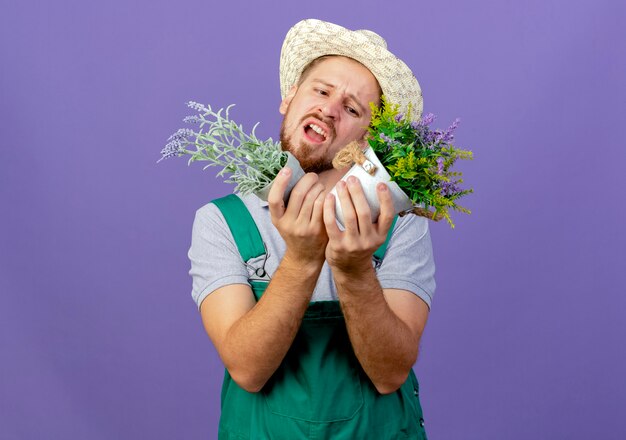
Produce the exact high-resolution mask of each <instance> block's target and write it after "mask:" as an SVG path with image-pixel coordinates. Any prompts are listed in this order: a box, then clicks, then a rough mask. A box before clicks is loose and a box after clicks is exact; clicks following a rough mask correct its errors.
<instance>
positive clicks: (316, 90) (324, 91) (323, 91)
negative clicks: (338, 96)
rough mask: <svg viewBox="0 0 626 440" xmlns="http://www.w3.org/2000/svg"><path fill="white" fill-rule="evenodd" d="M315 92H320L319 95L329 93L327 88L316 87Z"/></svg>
mask: <svg viewBox="0 0 626 440" xmlns="http://www.w3.org/2000/svg"><path fill="white" fill-rule="evenodd" d="M315 93H317V94H319V95H324V96H326V95H328V92H327V91H326V90H322V89H315Z"/></svg>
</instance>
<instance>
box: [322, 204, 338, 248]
mask: <svg viewBox="0 0 626 440" xmlns="http://www.w3.org/2000/svg"><path fill="white" fill-rule="evenodd" d="M323 209H324V212H323V215H324V226H326V235H328V238H329V239H330V240H335V239H336V238H337V237H338V236H339V235H341V230H340V229H339V226H337V220H336V217H335V216H336V213H335V196H334V195H333V194H332V193H328V194H326V197H325V198H324V208H323Z"/></svg>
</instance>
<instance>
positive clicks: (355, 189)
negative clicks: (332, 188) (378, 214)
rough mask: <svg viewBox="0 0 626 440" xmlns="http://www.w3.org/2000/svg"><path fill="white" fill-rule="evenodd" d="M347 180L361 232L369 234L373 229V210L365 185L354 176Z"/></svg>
mask: <svg viewBox="0 0 626 440" xmlns="http://www.w3.org/2000/svg"><path fill="white" fill-rule="evenodd" d="M347 180H348V190H349V192H350V199H351V200H352V204H353V206H354V211H355V213H356V216H357V221H358V224H359V232H360V233H361V234H363V235H369V234H370V231H371V230H372V211H371V209H370V205H369V203H367V198H366V197H365V193H364V192H363V187H362V186H361V182H360V181H359V179H357V178H356V177H354V176H350V177H348V179H347Z"/></svg>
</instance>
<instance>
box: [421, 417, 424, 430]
mask: <svg viewBox="0 0 626 440" xmlns="http://www.w3.org/2000/svg"><path fill="white" fill-rule="evenodd" d="M420 426H421V427H422V428H423V427H424V419H422V418H420Z"/></svg>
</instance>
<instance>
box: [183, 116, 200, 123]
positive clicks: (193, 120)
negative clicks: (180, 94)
mask: <svg viewBox="0 0 626 440" xmlns="http://www.w3.org/2000/svg"><path fill="white" fill-rule="evenodd" d="M183 122H187V123H189V124H199V123H200V122H202V118H201V117H200V116H195V115H194V116H185V117H184V118H183Z"/></svg>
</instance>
